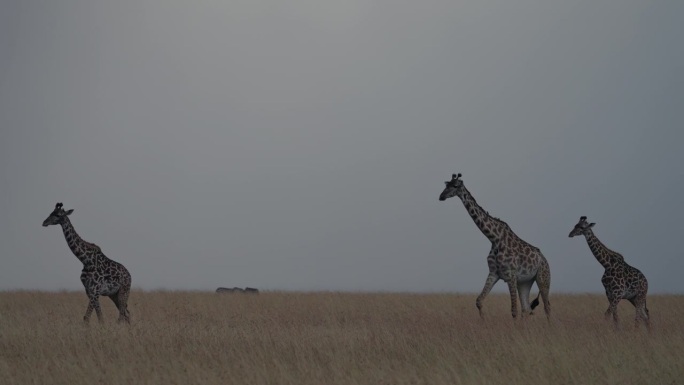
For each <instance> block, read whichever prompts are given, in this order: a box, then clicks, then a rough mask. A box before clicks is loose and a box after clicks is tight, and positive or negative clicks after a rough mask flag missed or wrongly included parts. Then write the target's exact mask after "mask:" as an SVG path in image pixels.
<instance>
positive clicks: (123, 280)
mask: <svg viewBox="0 0 684 385" xmlns="http://www.w3.org/2000/svg"><path fill="white" fill-rule="evenodd" d="M72 212H74V210H73V209H72V210H68V211H64V209H63V208H62V204H61V203H57V204H56V205H55V209H54V210H53V211H52V212H51V213H50V215H49V216H48V217H47V219H45V221H43V226H50V225H61V226H62V231H63V232H64V238H65V239H66V242H67V245H69V248H70V249H71V252H72V253H74V255H75V256H76V258H78V259H79V260H80V261H81V263H83V270H82V272H81V282H82V283H83V287H85V291H86V294H87V295H88V309H87V310H86V312H85V315H84V316H83V321H85V322H86V323H87V322H88V321H89V320H90V315H91V314H92V312H93V309H95V313H96V314H97V320H98V321H100V322H102V310H100V302H99V300H98V297H99V296H101V295H105V296H108V297H109V298H111V300H112V301H113V302H114V305H116V307H117V309H119V322H121V321H126V322H127V323H130V317H129V313H128V294H129V293H130V291H131V274H130V273H129V272H128V270H126V268H125V267H124V265H122V264H120V263H118V262H115V261H112V260H111V259H109V258H107V257H106V256H105V255H104V254H103V253H102V250H100V247H99V246H98V245H96V244H94V243H90V242H86V241H84V240H83V239H82V238H81V237H80V236H79V235H78V234H77V233H76V230H75V229H74V226H73V225H72V224H71V221H70V220H69V218H68V216H69V215H71V213H72Z"/></svg>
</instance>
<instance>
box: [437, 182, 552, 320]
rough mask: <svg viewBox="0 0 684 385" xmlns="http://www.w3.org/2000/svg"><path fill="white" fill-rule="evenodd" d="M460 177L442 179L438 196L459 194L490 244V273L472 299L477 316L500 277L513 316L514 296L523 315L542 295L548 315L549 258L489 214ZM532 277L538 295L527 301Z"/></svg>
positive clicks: (441, 199) (445, 197)
mask: <svg viewBox="0 0 684 385" xmlns="http://www.w3.org/2000/svg"><path fill="white" fill-rule="evenodd" d="M460 178H461V174H458V175H456V174H454V175H452V179H451V180H449V181H446V182H444V183H445V184H446V187H445V189H444V191H443V192H442V194H441V195H440V196H439V200H440V201H444V200H446V199H449V198H451V197H454V196H458V197H459V198H460V199H461V201H462V202H463V205H464V206H465V208H466V210H467V211H468V214H469V215H470V217H471V218H472V219H473V221H474V222H475V225H476V226H477V228H478V229H480V231H481V232H482V233H483V234H484V235H485V236H486V237H487V239H489V241H490V242H491V244H492V246H491V249H490V251H489V255H488V256H487V265H488V266H489V274H488V275H487V279H486V281H485V285H484V288H483V289H482V292H481V293H480V295H479V296H478V297H477V300H476V302H475V304H476V306H477V309H478V311H479V313H480V316H482V303H483V302H484V299H485V298H486V297H487V295H488V294H489V292H490V291H491V290H492V287H494V284H495V283H497V282H498V281H499V280H500V279H501V280H503V281H504V282H506V283H507V284H508V290H509V292H510V296H511V314H512V315H513V318H516V317H517V315H518V308H517V300H516V297H517V296H520V305H521V307H522V310H521V315H522V316H523V317H524V316H526V315H528V314H531V312H532V309H534V307H536V306H537V304H539V296H541V298H542V301H543V302H544V311H545V312H546V316H547V318H549V317H550V316H551V304H550V302H549V289H550V286H551V272H550V270H549V263H548V261H547V260H546V258H545V257H544V255H543V254H542V252H541V251H540V250H539V249H538V248H537V247H535V246H532V245H531V244H529V243H527V242H525V241H524V240H522V239H521V238H520V237H518V236H517V235H516V234H515V233H514V232H513V230H511V228H510V227H509V226H508V224H507V223H506V222H504V221H502V220H501V219H499V218H495V217H493V216H491V215H489V213H488V212H487V211H485V210H484V209H483V208H482V207H481V206H480V205H478V204H477V201H475V198H474V197H473V196H472V194H470V191H468V189H466V187H465V186H464V185H463V180H462V179H460ZM535 281H536V282H537V286H538V287H539V295H538V296H537V299H535V300H534V302H533V303H532V304H531V305H530V303H529V293H530V289H531V288H532V284H533V283H534V282H535Z"/></svg>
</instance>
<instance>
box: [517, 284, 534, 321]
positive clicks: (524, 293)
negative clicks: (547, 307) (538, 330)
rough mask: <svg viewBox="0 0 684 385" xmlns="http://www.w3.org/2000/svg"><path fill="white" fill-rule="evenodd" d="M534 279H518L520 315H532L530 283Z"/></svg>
mask: <svg viewBox="0 0 684 385" xmlns="http://www.w3.org/2000/svg"><path fill="white" fill-rule="evenodd" d="M533 283H534V281H527V282H520V281H518V297H520V307H521V309H522V310H521V312H520V315H521V316H522V317H525V316H527V315H532V309H531V308H530V289H532V284H533Z"/></svg>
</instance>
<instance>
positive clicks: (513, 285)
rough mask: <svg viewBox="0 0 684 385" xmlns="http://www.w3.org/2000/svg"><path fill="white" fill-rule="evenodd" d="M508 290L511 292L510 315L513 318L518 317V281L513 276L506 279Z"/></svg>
mask: <svg viewBox="0 0 684 385" xmlns="http://www.w3.org/2000/svg"><path fill="white" fill-rule="evenodd" d="M507 283H508V291H509V292H510V293H511V315H512V316H513V319H516V318H517V317H518V299H517V298H516V297H517V296H518V287H517V286H518V282H517V279H516V277H515V276H512V277H511V278H510V279H509V280H508V282H507Z"/></svg>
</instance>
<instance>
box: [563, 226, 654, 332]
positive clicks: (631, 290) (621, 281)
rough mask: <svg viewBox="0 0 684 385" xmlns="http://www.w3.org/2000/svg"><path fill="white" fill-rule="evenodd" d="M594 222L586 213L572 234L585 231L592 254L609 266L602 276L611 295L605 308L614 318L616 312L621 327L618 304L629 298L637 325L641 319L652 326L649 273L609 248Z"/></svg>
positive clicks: (616, 323) (583, 233) (616, 318)
mask: <svg viewBox="0 0 684 385" xmlns="http://www.w3.org/2000/svg"><path fill="white" fill-rule="evenodd" d="M594 225H595V223H588V222H587V217H585V216H582V217H580V220H579V222H577V224H576V225H575V227H574V228H573V229H572V231H571V232H570V234H569V235H568V236H569V237H571V238H572V237H575V236H579V235H584V238H585V239H586V240H587V244H589V249H590V250H591V252H592V254H594V257H596V260H598V262H599V263H600V264H601V266H603V268H604V269H605V271H604V272H603V277H601V283H603V287H604V288H605V289H606V296H607V297H608V310H606V312H605V317H606V318H610V316H611V315H612V316H613V322H614V325H615V327H617V326H618V313H617V306H618V303H620V300H622V299H626V300H628V301H629V302H631V303H632V305H634V308H635V311H636V317H635V320H634V323H635V325H636V327H639V323H640V322H643V323H644V324H645V325H646V327H647V328H650V321H649V314H648V308H647V307H646V294H647V292H648V281H647V280H646V276H644V274H643V273H642V272H641V271H640V270H639V269H637V268H636V267H633V266H630V265H629V264H628V263H627V262H625V258H624V257H623V256H622V255H621V254H620V253H618V252H615V251H613V250H611V249H609V248H607V247H606V246H605V245H604V244H603V243H602V242H601V241H600V240H599V239H598V238H597V237H596V235H595V234H594V231H593V230H592V229H591V228H592V227H594Z"/></svg>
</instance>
